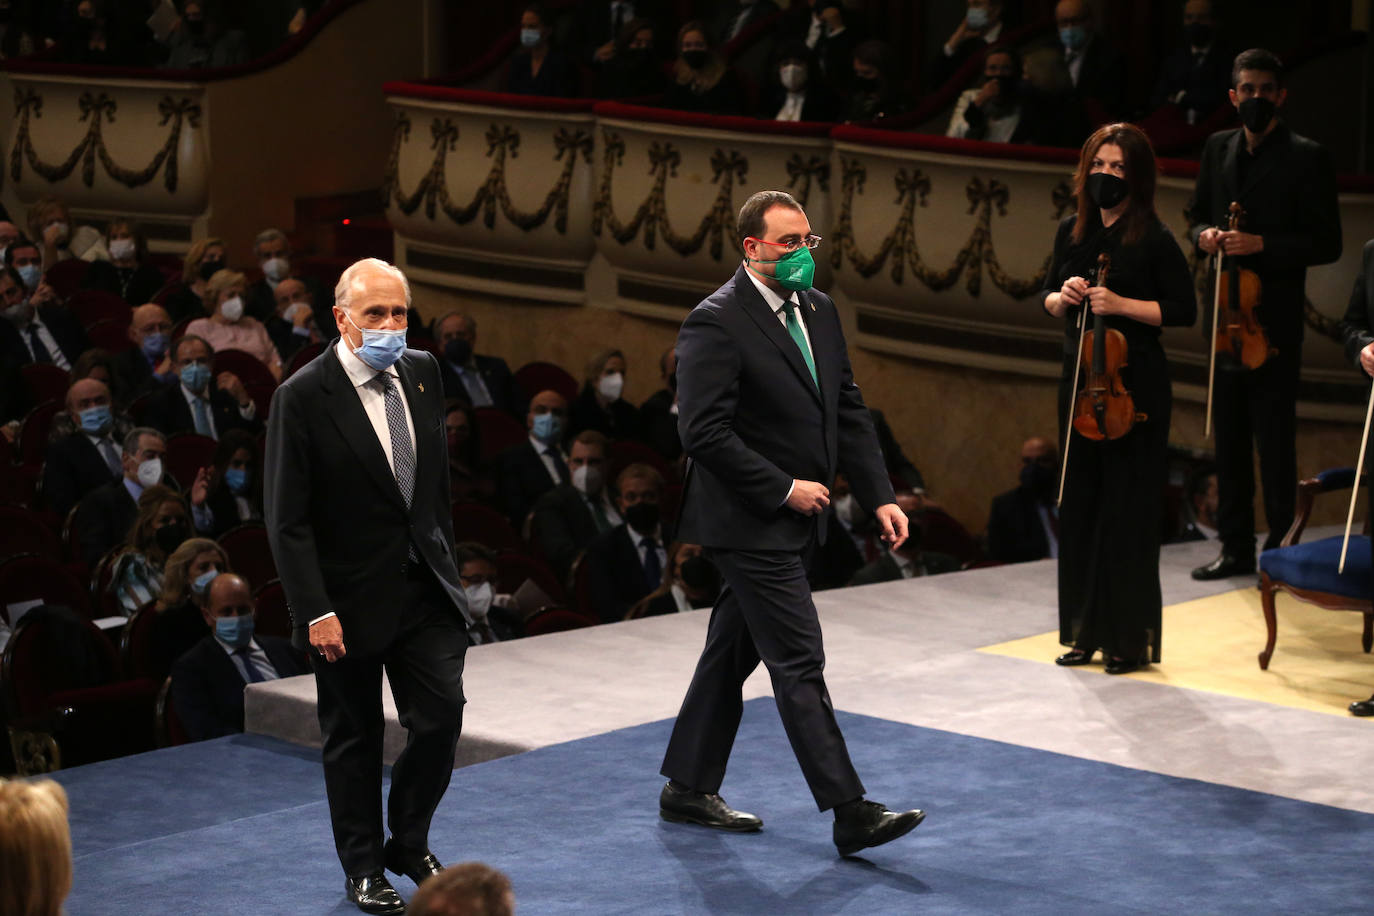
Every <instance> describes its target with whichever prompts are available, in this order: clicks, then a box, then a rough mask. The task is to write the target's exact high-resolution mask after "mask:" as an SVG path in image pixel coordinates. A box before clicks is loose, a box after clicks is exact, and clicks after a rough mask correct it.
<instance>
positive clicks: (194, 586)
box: [146, 538, 233, 677]
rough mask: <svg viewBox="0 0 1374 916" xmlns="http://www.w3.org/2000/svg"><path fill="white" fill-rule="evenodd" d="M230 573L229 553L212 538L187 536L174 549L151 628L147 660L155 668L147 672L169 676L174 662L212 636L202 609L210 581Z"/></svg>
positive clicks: (163, 572) (165, 571) (169, 558)
mask: <svg viewBox="0 0 1374 916" xmlns="http://www.w3.org/2000/svg"><path fill="white" fill-rule="evenodd" d="M227 572H233V570H232V569H231V568H230V566H229V556H228V554H226V553H225V552H224V548H223V547H221V546H219V545H218V544H216V543H215V542H214V541H212V540H210V539H209V538H188V539H187V540H185V541H182V542H181V546H180V547H178V548H177V549H176V550H174V551H172V555H171V556H169V557H168V558H167V563H166V565H165V566H164V567H163V571H162V591H161V592H160V593H159V594H158V596H157V604H155V605H154V607H156V608H157V617H156V620H154V622H153V623H152V625H151V627H150V629H149V634H148V644H149V649H148V659H147V663H148V665H149V666H150V667H151V669H152V670H150V671H148V672H146V673H147V674H149V675H150V676H152V677H166V676H167V673H168V672H170V671H171V670H172V663H173V662H175V661H176V660H177V659H178V658H180V657H181V656H182V654H183V653H185V652H186V651H187V650H188V649H190V648H191V647H192V646H194V645H195V644H196V643H198V642H200V640H201V639H202V638H203V637H205V636H208V635H209V633H210V628H209V627H208V626H206V625H205V616H204V615H203V614H202V613H201V609H202V608H203V607H204V606H205V602H206V594H207V593H208V592H209V590H210V583H211V582H213V581H214V579H215V577H216V576H218V575H220V574H221V573H227Z"/></svg>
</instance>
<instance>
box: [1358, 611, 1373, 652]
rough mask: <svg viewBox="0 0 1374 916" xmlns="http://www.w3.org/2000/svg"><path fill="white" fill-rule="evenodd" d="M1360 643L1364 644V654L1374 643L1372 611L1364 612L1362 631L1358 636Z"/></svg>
mask: <svg viewBox="0 0 1374 916" xmlns="http://www.w3.org/2000/svg"><path fill="white" fill-rule="evenodd" d="M1360 645H1362V646H1364V651H1365V654H1368V653H1369V649H1370V646H1371V645H1374V611H1365V612H1364V633H1363V635H1361V636H1360Z"/></svg>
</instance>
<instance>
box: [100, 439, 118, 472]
mask: <svg viewBox="0 0 1374 916" xmlns="http://www.w3.org/2000/svg"><path fill="white" fill-rule="evenodd" d="M96 451H98V452H100V454H101V455H102V456H104V458H105V465H106V467H108V468H109V469H110V473H111V474H113V475H115V476H116V477H122V476H123V475H124V466H123V463H122V462H121V461H120V460H119V452H117V451H115V447H114V443H113V442H111V441H110V440H109V439H101V440H100V443H99V444H98V445H97V446H96Z"/></svg>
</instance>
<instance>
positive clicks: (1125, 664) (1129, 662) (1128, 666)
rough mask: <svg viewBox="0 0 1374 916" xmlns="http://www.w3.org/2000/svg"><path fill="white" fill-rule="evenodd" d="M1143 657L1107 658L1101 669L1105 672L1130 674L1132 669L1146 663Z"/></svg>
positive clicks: (1137, 668)
mask: <svg viewBox="0 0 1374 916" xmlns="http://www.w3.org/2000/svg"><path fill="white" fill-rule="evenodd" d="M1148 664H1149V662H1147V661H1145V660H1144V659H1130V658H1109V659H1107V663H1106V664H1105V665H1103V666H1102V670H1103V671H1104V672H1106V673H1107V674H1130V673H1131V672H1132V671H1139V670H1140V669H1141V668H1143V667H1145V666H1146V665H1148Z"/></svg>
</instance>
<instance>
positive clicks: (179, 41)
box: [162, 0, 248, 70]
mask: <svg viewBox="0 0 1374 916" xmlns="http://www.w3.org/2000/svg"><path fill="white" fill-rule="evenodd" d="M167 44H168V53H167V61H166V62H165V63H164V64H163V65H162V66H164V67H166V68H167V69H169V70H200V69H204V68H206V67H232V66H234V65H235V64H241V63H243V62H244V61H246V60H247V59H248V45H247V42H246V41H245V36H244V34H243V32H242V31H240V30H238V29H232V28H229V27H228V23H226V22H225V20H224V18H223V17H222V16H219V15H217V11H216V8H215V6H214V5H213V4H211V3H208V2H203V0H186V2H185V3H184V4H183V5H182V8H181V24H180V25H179V26H178V27H177V28H176V29H175V30H173V32H172V34H171V35H170V36H168V41H167Z"/></svg>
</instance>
